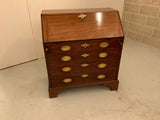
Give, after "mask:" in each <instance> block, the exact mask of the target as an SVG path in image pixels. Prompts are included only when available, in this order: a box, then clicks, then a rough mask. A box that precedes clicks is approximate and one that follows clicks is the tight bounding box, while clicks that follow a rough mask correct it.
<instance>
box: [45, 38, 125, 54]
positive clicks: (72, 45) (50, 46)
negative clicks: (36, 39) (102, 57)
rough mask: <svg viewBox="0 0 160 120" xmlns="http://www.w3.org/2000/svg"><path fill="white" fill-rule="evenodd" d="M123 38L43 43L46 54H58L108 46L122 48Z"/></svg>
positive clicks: (105, 48)
mask: <svg viewBox="0 0 160 120" xmlns="http://www.w3.org/2000/svg"><path fill="white" fill-rule="evenodd" d="M122 43H123V38H104V39H94V40H93V39H92V40H85V41H84V40H78V41H69V42H52V43H44V48H45V50H46V52H47V54H48V55H49V54H51V55H60V54H72V53H73V52H85V51H86V50H107V49H110V48H122Z"/></svg>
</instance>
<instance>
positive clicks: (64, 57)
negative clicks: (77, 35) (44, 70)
mask: <svg viewBox="0 0 160 120" xmlns="http://www.w3.org/2000/svg"><path fill="white" fill-rule="evenodd" d="M61 60H62V61H70V60H71V57H70V56H63V57H62V58H61Z"/></svg>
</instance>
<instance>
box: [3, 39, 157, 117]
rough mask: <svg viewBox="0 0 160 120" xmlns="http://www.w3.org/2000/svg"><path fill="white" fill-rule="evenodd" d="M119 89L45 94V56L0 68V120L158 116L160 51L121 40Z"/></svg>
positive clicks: (99, 87)
mask: <svg viewBox="0 0 160 120" xmlns="http://www.w3.org/2000/svg"><path fill="white" fill-rule="evenodd" d="M119 80H120V85H119V90H118V91H109V89H108V88H107V87H105V86H91V87H81V88H73V89H68V90H65V91H62V92H61V93H60V94H59V95H58V97H57V98H55V99H49V98H48V91H47V90H48V80H47V73H46V66H45V62H44V59H40V60H36V61H32V62H29V63H25V64H22V65H18V66H15V67H11V68H8V69H4V70H1V71H0V120H136V119H137V120H158V119H160V50H159V49H155V48H153V47H150V46H148V45H145V44H143V43H140V42H137V41H132V40H129V39H126V40H125V43H124V48H123V54H122V59H121V65H120V72H119Z"/></svg>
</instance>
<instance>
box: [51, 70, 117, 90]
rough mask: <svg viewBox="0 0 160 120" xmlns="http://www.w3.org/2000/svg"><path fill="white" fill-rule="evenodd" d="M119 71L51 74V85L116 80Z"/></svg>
mask: <svg viewBox="0 0 160 120" xmlns="http://www.w3.org/2000/svg"><path fill="white" fill-rule="evenodd" d="M116 77H117V71H114V70H106V71H97V72H88V73H87V72H83V73H78V74H64V75H55V76H52V75H51V76H50V81H51V85H52V86H53V87H62V86H64V87H65V86H71V85H79V84H85V83H93V82H105V81H110V80H116Z"/></svg>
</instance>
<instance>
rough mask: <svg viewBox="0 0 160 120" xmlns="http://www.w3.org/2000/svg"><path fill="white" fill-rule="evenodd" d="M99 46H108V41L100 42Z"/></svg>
mask: <svg viewBox="0 0 160 120" xmlns="http://www.w3.org/2000/svg"><path fill="white" fill-rule="evenodd" d="M99 46H100V47H101V48H105V47H108V46H109V43H108V42H101V43H100V45H99Z"/></svg>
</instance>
